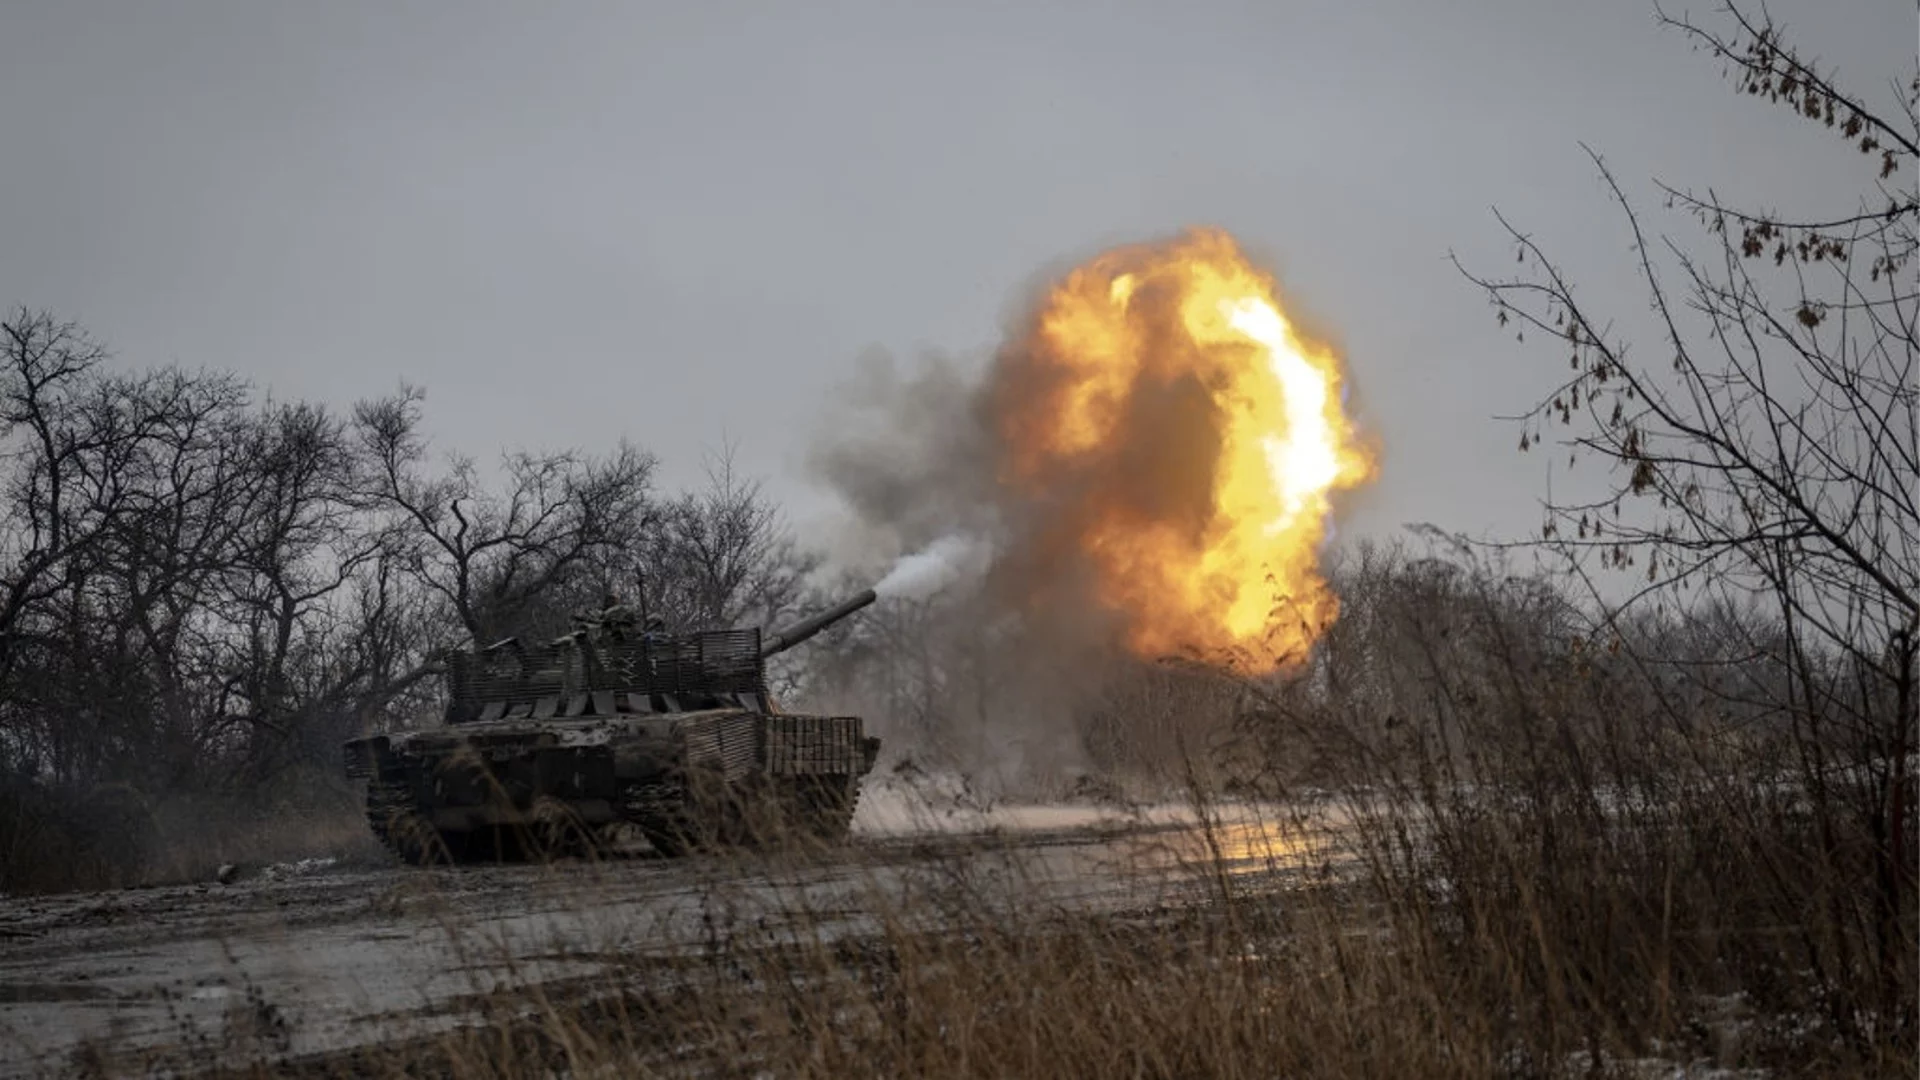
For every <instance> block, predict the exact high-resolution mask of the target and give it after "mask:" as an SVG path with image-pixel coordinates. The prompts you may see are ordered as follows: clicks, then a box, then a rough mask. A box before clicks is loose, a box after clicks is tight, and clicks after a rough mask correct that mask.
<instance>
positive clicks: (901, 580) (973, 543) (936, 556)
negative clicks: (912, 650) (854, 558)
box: [873, 535, 993, 600]
mask: <svg viewBox="0 0 1920 1080" xmlns="http://www.w3.org/2000/svg"><path fill="white" fill-rule="evenodd" d="M992 561H993V550H992V548H991V546H990V545H989V544H988V543H987V542H986V541H984V540H981V539H979V538H977V537H971V536H962V535H953V536H944V537H941V538H940V539H939V540H936V541H934V542H933V543H932V544H931V545H929V546H928V547H927V548H926V549H925V550H923V551H920V552H918V553H916V554H913V555H909V556H907V557H906V558H904V559H901V560H900V561H899V562H898V563H895V564H894V567H893V569H892V570H891V571H889V572H888V573H887V576H886V577H884V578H882V579H881V580H880V583H879V584H878V585H875V586H874V587H873V591H874V592H876V593H878V594H880V596H881V597H882V598H884V599H889V600H896V599H897V600H921V599H925V598H926V597H928V596H932V595H933V594H934V593H937V592H939V591H941V590H942V589H945V588H946V587H948V586H949V585H952V584H954V583H955V582H959V581H969V582H971V581H977V580H978V579H979V578H980V577H981V576H982V575H984V574H985V573H986V572H987V568H988V567H989V566H990V565H992Z"/></svg>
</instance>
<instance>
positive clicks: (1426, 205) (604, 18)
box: [0, 0, 1920, 532]
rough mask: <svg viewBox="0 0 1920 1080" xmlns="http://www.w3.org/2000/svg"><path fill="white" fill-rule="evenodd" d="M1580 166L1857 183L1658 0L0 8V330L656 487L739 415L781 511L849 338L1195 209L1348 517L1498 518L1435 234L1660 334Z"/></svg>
mask: <svg viewBox="0 0 1920 1080" xmlns="http://www.w3.org/2000/svg"><path fill="white" fill-rule="evenodd" d="M1689 6H1690V7H1692V8H1693V9H1694V10H1695V11H1696V12H1698V13H1700V14H1707V13H1708V12H1709V11H1710V9H1711V4H1710V3H1692V4H1688V3H1687V0H1673V4H1672V7H1673V9H1674V10H1684V9H1686V8H1687V7H1689ZM1772 7H1773V11H1774V13H1775V15H1776V16H1777V17H1779V18H1781V19H1783V20H1784V21H1785V22H1787V23H1788V24H1789V26H1790V27H1791V28H1794V29H1797V30H1798V31H1800V33H1801V39H1802V40H1803V41H1804V42H1805V43H1806V45H1807V46H1808V47H1809V48H1810V49H1811V51H1812V52H1814V53H1816V54H1817V55H1818V56H1819V57H1820V58H1821V60H1822V61H1824V62H1826V63H1829V64H1837V65H1839V66H1840V67H1841V68H1842V71H1843V74H1850V75H1851V77H1852V81H1853V82H1854V83H1855V84H1856V85H1867V86H1868V88H1869V89H1870V90H1871V92H1873V93H1874V94H1876V95H1878V96H1880V98H1881V99H1882V100H1884V99H1885V96H1886V94H1887V93H1888V90H1887V85H1886V84H1887V80H1889V79H1895V78H1899V77H1901V76H1902V75H1903V73H1905V72H1908V71H1910V70H1911V68H1912V66H1913V63H1914V54H1915V49H1916V45H1917V44H1920V29H1917V28H1916V23H1915V7H1914V5H1913V4H1912V3H1909V2H1907V0H1824V2H1821V0H1798V2H1794V3H1786V2H1780V0H1776V2H1775V3H1774V4H1773V5H1772ZM1582 140H1584V141H1586V142H1588V143H1590V144H1592V145H1593V146H1594V147H1595V148H1596V149H1598V150H1599V151H1601V152H1602V153H1604V154H1605V155H1606V156H1607V157H1608V159H1609V162H1610V163H1611V164H1612V165H1613V166H1615V167H1616V168H1617V169H1618V170H1619V172H1620V173H1621V174H1622V175H1623V176H1624V177H1625V178H1626V179H1628V180H1630V181H1632V182H1633V183H1634V185H1635V193H1636V194H1638V195H1641V196H1643V197H1644V201H1645V202H1646V203H1647V204H1648V205H1649V207H1650V208H1651V207H1653V206H1654V205H1655V202H1656V201H1655V200H1654V199H1653V198H1651V196H1649V195H1648V189H1647V187H1646V185H1645V183H1644V182H1645V181H1646V180H1647V179H1648V178H1650V177H1651V176H1653V175H1655V174H1658V175H1660V176H1661V177H1663V178H1665V179H1668V180H1671V181H1673V182H1675V183H1677V184H1681V185H1695V186H1704V185H1707V184H1713V185H1716V186H1717V187H1719V188H1720V190H1721V191H1722V192H1723V193H1725V194H1729V195H1732V196H1736V197H1738V196H1742V195H1746V194H1749V193H1751V194H1755V195H1760V196H1763V201H1765V202H1767V203H1769V204H1772V205H1775V206H1778V207H1779V208H1781V209H1783V210H1788V211H1791V210H1793V209H1795V208H1796V207H1799V206H1815V205H1820V204H1821V202H1822V201H1823V200H1824V201H1828V202H1830V201H1831V199H1832V198H1834V197H1835V196H1836V195H1837V196H1839V197H1841V198H1849V197H1850V195H1849V193H1850V192H1851V191H1853V190H1854V189H1855V186H1856V181H1857V178H1858V173H1857V171H1854V172H1848V171H1846V170H1845V169H1844V168H1839V167H1836V165H1835V162H1836V161H1837V162H1838V166H1848V165H1852V164H1853V163H1852V162H1849V161H1848V160H1847V158H1846V152H1845V150H1844V148H1841V149H1840V151H1839V152H1838V153H1836V152H1835V147H1836V145H1837V140H1835V141H1829V140H1827V139H1825V138H1822V137H1821V135H1820V134H1819V133H1817V132H1813V131H1811V130H1808V129H1806V128H1804V127H1803V126H1800V125H1796V124H1795V123H1794V122H1793V120H1792V118H1791V117H1789V116H1787V115H1785V113H1784V112H1782V111H1781V110H1778V109H1768V108H1763V107H1761V106H1759V105H1756V104H1754V103H1752V102H1751V101H1750V100H1743V99H1739V98H1736V97H1735V96H1734V95H1733V94H1732V93H1731V92H1730V90H1729V89H1728V86H1727V84H1725V83H1724V82H1722V81H1721V79H1720V76H1719V70H1718V67H1717V65H1716V64H1715V63H1713V62H1712V61H1710V60H1708V59H1707V58H1705V57H1704V56H1700V55H1695V54H1692V53H1690V52H1689V51H1688V47H1687V45H1686V43H1685V42H1684V41H1682V40H1681V39H1680V38H1679V37H1678V36H1677V35H1676V34H1673V33H1671V32H1666V33H1663V32H1660V31H1659V30H1657V28H1656V27H1655V25H1654V14H1653V10H1652V8H1651V6H1650V5H1649V4H1648V3H1643V2H1641V0H1606V2H1601V0H1471V2H1461V3H1453V4H1441V3H1432V2H1421V0H1393V2H1385V3H1359V2H1353V3H1342V2H1337V0H1315V2H1299V3H1288V2H1274V0H1268V2H1264V3H1226V2H1199V0H1194V2H1189V3H1179V4H1174V3H1159V4H1120V3H1115V2H1111V0H1109V2H1090V3H1033V4H1002V3H984V2H981V3H964V4H963V3H952V4H945V5H931V4H905V3H879V2H875V3H810V4H801V3H784V4H773V3H765V4H735V3H706V4H666V3H641V2H626V3H612V2H601V3H587V2H581V0H570V2H565V3H552V4H534V3H479V2H467V0H463V2H459V3H454V2H443V3H422V2H417V3H406V4H397V3H374V2H360V0H327V2H324V3H322V2H310V3H306V4H298V5H296V4H292V3H273V2H265V0H248V2H244V3H243V2H235V3H226V4H216V3H200V2H187V0H171V2H167V3H160V2H145V0H143V2H123V3H89V2H79V0H64V2H38V0H32V2H29V0H5V2H4V3H0V148H4V150H3V151H0V154H3V155H4V156H3V157H0V305H4V306H6V307H9V308H10V307H12V306H14V305H16V304H26V305H29V306H33V307H46V308H51V309H53V310H54V311H56V312H57V313H59V314H61V315H64V316H67V317H71V318H74V319H78V320H80V321H81V322H83V323H84V324H86V325H87V326H88V327H89V328H90V329H91V330H92V331H93V332H94V333H95V334H96V336H98V337H100V338H102V339H103V340H104V341H105V342H106V343H107V344H108V345H110V346H111V347H112V348H113V349H114V350H115V352H116V353H117V355H118V357H119V359H120V362H122V363H126V364H129V365H140V364H149V363H163V362H181V363H185V364H188V365H192V366H198V365H208V366H213V367H220V368H227V369H232V370H237V371H240V372H244V373H246V374H248V375H250V376H252V377H253V378H254V379H256V380H257V381H258V382H259V383H260V384H262V385H263V386H266V387H269V388H271V389H272V390H274V391H275V392H276V393H279V394H282V395H287V396H304V397H313V398H319V399H324V400H328V401H333V402H338V403H342V404H344V403H347V402H350V401H352V400H353V399H355V398H358V397H364V396H368V395H372V394H377V393H381V392H384V391H387V390H390V389H392V388H393V387H394V386H396V385H397V383H398V382H399V381H400V380H401V379H403V378H404V379H406V380H409V381H413V382H416V383H422V384H424V385H425V386H426V387H427V388H428V394H429V396H428V406H429V412H430V417H431V420H432V424H433V429H434V431H435V433H436V435H437V436H438V437H440V438H441V439H442V440H443V441H445V442H447V443H449V444H451V445H457V446H459V447H461V448H463V449H467V450H470V451H474V452H479V453H491V452H493V451H495V450H497V449H498V448H499V446H500V445H501V444H502V443H521V444H529V445H569V444H577V445H583V446H587V447H602V446H605V445H608V444H610V443H611V442H612V441H613V440H614V439H615V438H617V437H619V436H620V435H622V434H625V435H628V436H631V437H632V438H634V439H635V440H637V441H639V442H641V443H642V444H644V445H646V446H648V447H649V448H651V449H653V450H654V451H656V452H657V453H658V454H660V455H661V457H662V458H663V459H664V463H665V466H666V476H667V477H668V479H669V480H671V481H680V480H684V479H686V478H688V477H690V476H691V475H693V474H694V473H695V472H696V471H697V469H698V467H699V464H700V454H701V451H702V450H703V449H711V448H714V447H717V446H718V444H719V442H720V440H721V438H722V437H723V433H724V434H725V435H729V436H731V437H733V438H734V439H736V440H737V441H738V443H739V447H740V457H739V460H740V463H741V464H742V465H744V466H745V467H746V468H747V469H749V470H750V471H752V472H755V473H758V474H761V475H763V476H765V477H767V478H768V480H769V482H770V484H771V485H772V487H773V488H774V490H775V491H776V492H778V493H780V494H781V495H782V496H783V497H785V498H786V499H788V500H789V502H790V503H791V504H793V505H794V506H795V507H796V510H797V512H798V514H799V515H800V517H801V519H802V520H803V522H804V521H805V520H807V518H808V516H809V515H811V514H813V513H816V512H818V511H819V509H820V507H819V505H818V502H817V499H816V498H815V497H814V496H812V495H811V494H809V491H808V489H807V487H806V480H805V476H804V473H803V471H802V468H801V465H802V459H803V456H804V449H805V446H806V444H807V441H808V439H809V438H810V436H811V435H812V432H813V431H814V428H815V425H816V423H817V417H818V415H819V414H820V411H821V410H820V406H821V403H822V400H823V396H824V395H825V394H826V393H828V392H829V391H830V389H831V388H832V386H833V385H834V384H835V383H836V382H838V381H840V380H842V379H844V378H846V377H847V376H848V375H849V374H850V373H851V371H852V370H853V361H854V359H855V357H856V356H857V355H858V354H859V353H860V352H862V351H863V350H866V349H870V348H874V347H879V348H883V349H886V350H889V351H892V352H894V353H896V354H898V355H900V356H902V357H905V358H911V357H912V356H914V355H916V354H918V353H920V352H922V351H924V350H938V351H942V352H946V353H950V354H954V355H957V356H961V357H963V358H971V359H974V360H978V359H980V358H983V357H984V356H985V354H986V352H987V351H988V350H989V349H990V348H991V347H992V345H993V344H994V343H995V342H996V341H997V340H998V338H999V336H1000V333H1001V329H1002V327H1003V325H1004V323H1005V320H1006V318H1007V316H1008V314H1009V312H1010V311H1011V310H1012V309H1013V307H1014V306H1015V305H1017V303H1018V301H1020V300H1021V299H1022V297H1023V296H1024V295H1025V294H1024V290H1025V289H1026V288H1027V286H1028V285H1029V284H1030V283H1031V281H1032V280H1033V276H1034V274H1035V273H1036V272H1037V271H1039V270H1041V269H1043V268H1046V267H1050V266H1052V267H1057V266H1060V265H1062V264H1063V263H1064V262H1065V261H1066V260H1071V259H1075V258H1078V257H1082V256H1085V255H1088V254H1091V253H1093V252H1094V251H1097V250H1099V249H1100V248H1102V247H1104V246H1107V245H1110V244H1113V243H1119V242H1127V241H1134V240H1141V239H1147V238H1151V237H1156V236H1160V235H1163V234H1165V233H1167V232H1169V231H1171V230H1173V229H1176V228H1178V227H1180V226H1183V225H1188V224H1196V223H1210V224H1217V225H1221V226H1224V227H1226V228H1228V229H1230V230H1232V231H1233V232H1234V233H1235V234H1236V235H1237V236H1238V237H1239V238H1240V239H1241V240H1242V241H1243V242H1244V243H1245V244H1246V245H1247V246H1248V247H1249V248H1251V249H1252V250H1253V251H1255V252H1256V253H1258V254H1260V255H1261V256H1263V257H1265V258H1266V259H1268V260H1270V261H1271V263H1273V264H1275V265H1276V266H1277V269H1278V270H1279V272H1280V274H1281V277H1282V281H1283V283H1284V285H1285V287H1286V289H1287V291H1288V293H1289V295H1290V296H1291V297H1293V298H1294V299H1295V300H1296V301H1298V302H1299V303H1300V304H1301V305H1302V306H1303V307H1304V308H1305V310H1306V311H1307V313H1308V314H1309V315H1310V316H1311V318H1312V319H1313V320H1314V321H1315V322H1317V323H1318V324H1319V325H1321V326H1324V327H1327V328H1329V329H1331V330H1333V331H1334V332H1335V334H1336V335H1337V338H1338V341H1339V343H1340V345H1341V347H1342V349H1343V351H1344V352H1345V354H1346V355H1347V357H1348V359H1349V364H1350V368H1351V371H1352V377H1353V379H1354V382H1355V384H1356V387H1357V389H1358V391H1359V393H1360V395H1361V397H1362V403H1363V405H1364V408H1365V419H1366V421H1367V423H1368V424H1369V426H1371V427H1372V428H1374V429H1375V430H1377V431H1379V432H1380V433H1381V434H1382V436H1383V438H1384V441H1385V445H1386V450H1387V456H1386V461H1385V472H1384V474H1383V476H1382V478H1381V480H1380V482H1379V483H1378V484H1377V485H1376V488H1375V490H1374V491H1373V492H1372V494H1371V495H1370V496H1369V497H1368V499H1367V501H1366V503H1365V504H1364V505H1363V506H1361V507H1360V508H1359V509H1358V512H1357V513H1356V515H1355V518H1354V520H1353V521H1352V523H1351V525H1350V529H1357V530H1360V531H1368V532H1373V531H1380V530H1386V529H1391V528H1393V527H1394V526H1396V525H1397V524H1398V523H1400V522H1403V521H1414V520H1426V521H1434V522H1437V523H1440V524H1442V525H1446V526H1449V527H1453V528H1459V529H1465V530H1469V531H1475V532H1478V531H1483V530H1487V529H1495V530H1498V529H1526V528H1528V527H1530V526H1532V525H1533V524H1534V523H1535V521H1536V520H1537V518H1536V514H1535V512H1534V510H1533V506H1534V500H1535V498H1536V496H1537V495H1538V493H1539V491H1540V482H1541V480H1542V478H1543V475H1544V474H1543V471H1542V470H1543V467H1544V461H1543V459H1542V458H1541V457H1540V456H1538V455H1528V456H1520V455H1517V454H1515V453H1514V452H1513V448H1514V444H1515V442H1516V441H1517V432H1516V431H1515V430H1514V429H1511V428H1509V427H1507V426H1505V425H1502V424H1499V423H1496V422H1494V421H1493V420H1491V419H1490V417H1491V416H1492V415H1493V414H1495V413H1500V412H1507V411H1514V410H1517V409H1518V408H1519V407H1520V406H1522V405H1524V404H1526V403H1527V402H1528V399H1529V396H1530V388H1531V387H1538V386H1541V385H1544V384H1545V383H1546V382H1547V381H1549V380H1551V379H1553V378H1555V377H1556V375H1557V372H1556V370H1555V368H1556V366H1557V365H1556V363H1555V359H1556V358H1555V357H1553V356H1551V355H1550V354H1549V353H1548V352H1545V351H1537V350H1529V349H1525V348H1522V347H1519V346H1516V345H1514V344H1513V342H1512V338H1511V336H1510V335H1502V334H1501V333H1499V332H1497V331H1496V329H1495V327H1494V325H1493V323H1492V320H1491V319H1490V318H1489V313H1488V311H1487V309H1486V307H1485V305H1484V303H1483V301H1482V298H1481V297H1480V296H1479V295H1477V294H1476V293H1475V292H1474V291H1473V290H1472V289H1471V288H1470V287H1469V286H1467V285H1466V284H1465V283H1464V282H1463V281H1462V280H1461V279H1460V278H1459V277H1458V276H1457V274H1456V273H1455V272H1454V271H1453V270H1452V268H1451V267H1450V266H1449V265H1448V264H1447V262H1446V254H1447V252H1448V250H1449V249H1454V250H1457V251H1458V252H1459V253H1460V254H1461V255H1462V256H1463V258H1466V259H1468V260H1470V261H1473V262H1475V263H1477V264H1478V265H1479V266H1481V267H1484V268H1486V269H1488V270H1492V271H1499V270H1503V269H1504V268H1505V267H1507V266H1511V264H1512V258H1513V256H1512V252H1511V249H1509V248H1508V247H1506V246H1505V245H1503V244H1501V243H1500V238H1499V233H1498V231H1497V227H1496V224H1495V222H1494V221H1493V219H1492V218H1491V216H1490V214H1489V212H1488V208H1489V207H1490V206H1492V205H1498V206H1499V207H1500V208H1501V209H1502V210H1504V211H1505V212H1507V213H1508V214H1509V216H1510V217H1512V218H1513V219H1515V220H1516V222H1518V223H1520V224H1522V225H1524V226H1526V227H1529V228H1531V229H1534V230H1536V231H1537V232H1539V233H1540V234H1541V235H1542V236H1543V237H1544V238H1546V239H1547V240H1548V242H1549V245H1550V247H1551V249H1552V250H1554V251H1556V252H1557V253H1558V254H1559V256H1560V258H1561V260H1562V262H1563V263H1564V264H1565V265H1566V266H1567V267H1568V268H1569V269H1571V270H1573V271H1574V272H1575V273H1576V274H1577V275H1578V276H1579V277H1580V278H1581V279H1582V280H1583V281H1585V282H1586V283H1587V287H1588V289H1589V291H1590V295H1591V296H1592V297H1593V298H1594V300H1595V302H1596V303H1602V304H1606V305H1608V306H1610V307H1612V308H1613V309H1615V310H1617V311H1618V312H1619V314H1620V316H1621V318H1622V319H1623V320H1626V321H1628V322H1631V320H1634V319H1637V318H1639V317H1641V315H1642V314H1643V305H1642V304H1641V302H1640V300H1639V299H1638V296H1637V294H1636V293H1634V292H1633V291H1632V284H1633V282H1632V278H1631V275H1630V273H1629V272H1628V271H1629V270H1630V264H1629V263H1628V262H1627V257H1628V256H1627V252H1626V241H1625V239H1624V237H1623V235H1622V232H1621V229H1620V222H1619V219H1618V218H1617V217H1616V216H1615V215H1614V214H1613V213H1611V212H1610V209H1609V207H1608V205H1607V204H1606V202H1605V199H1604V197H1603V194H1602V192H1601V190H1600V188H1599V186H1598V184H1597V182H1596V180H1595V177H1594V175H1593V172H1592V170H1591V167H1590V165H1589V163H1588V162H1587V160H1586V159H1585V158H1584V156H1583V155H1582V153H1581V151H1580V149H1579V146H1578V143H1579V142H1580V141H1582ZM1562 461H1563V463H1564V459H1562Z"/></svg>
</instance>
